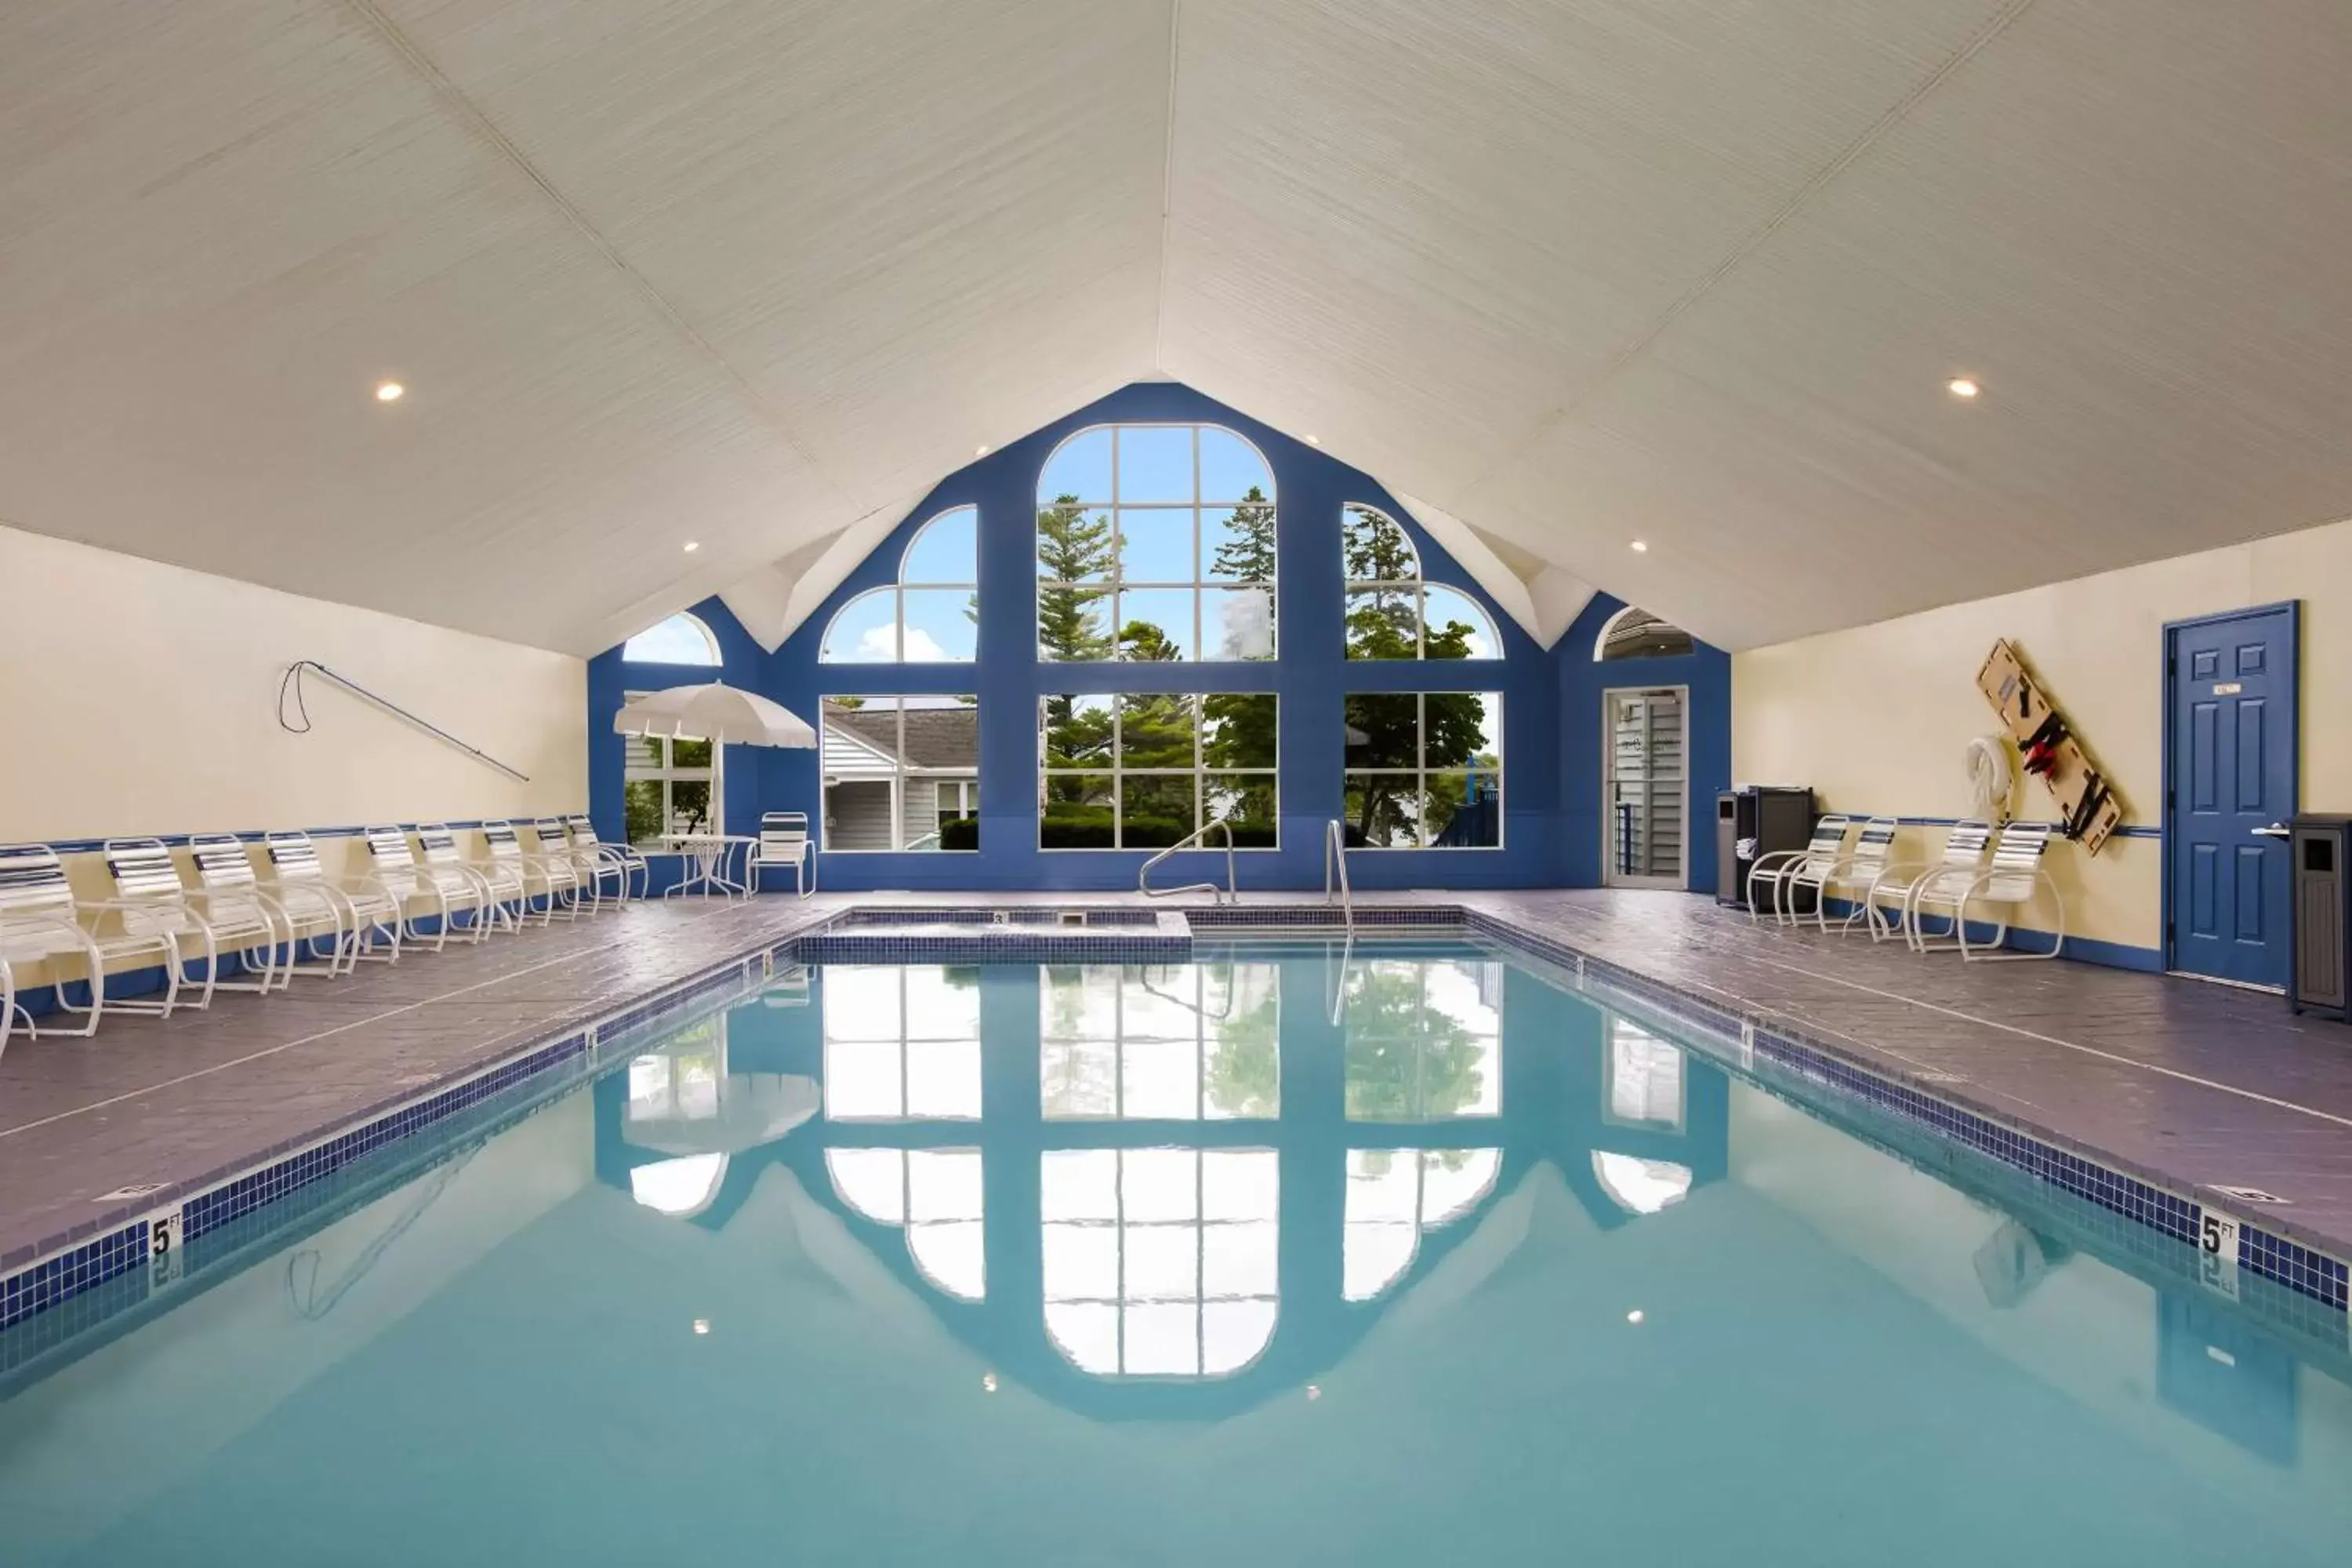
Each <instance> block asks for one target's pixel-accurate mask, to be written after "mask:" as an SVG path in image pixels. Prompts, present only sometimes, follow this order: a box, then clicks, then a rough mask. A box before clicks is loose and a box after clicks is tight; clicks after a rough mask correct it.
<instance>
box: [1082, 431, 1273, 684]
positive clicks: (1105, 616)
mask: <svg viewBox="0 0 2352 1568" xmlns="http://www.w3.org/2000/svg"><path fill="white" fill-rule="evenodd" d="M1274 614H1275V524H1274V473H1273V470H1272V469H1271V468H1268V467H1267V466H1266V461H1265V457H1264V456H1262V455H1261V454H1260V453H1259V451H1258V449H1257V448H1256V447H1254V446H1252V445H1250V443H1249V442H1247V441H1245V440H1244V439H1243V438H1242V437H1240V436H1237V435H1235V434H1234V432H1233V431H1231V430H1227V429H1225V428H1223V426H1216V425H1097V426H1093V427H1092V428H1090V429H1086V430H1081V431H1079V432H1078V433H1077V434H1076V435H1075V436H1073V437H1070V438H1069V439H1068V440H1066V441H1064V442H1063V443H1062V444H1061V445H1060V446H1059V447H1055V449H1054V455H1053V456H1052V457H1050V458H1047V459H1046V460H1045V473H1044V474H1043V476H1042V477H1041V478H1040V479H1038V481H1037V651H1038V657H1040V658H1047V659H1055V660H1063V661H1087V660H1101V659H1131V660H1151V659H1250V660H1256V659H1269V658H1273V657H1274V656H1275V646H1276V638H1275V626H1274Z"/></svg>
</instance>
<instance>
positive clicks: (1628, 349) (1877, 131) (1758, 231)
mask: <svg viewBox="0 0 2352 1568" xmlns="http://www.w3.org/2000/svg"><path fill="white" fill-rule="evenodd" d="M2032 4H2033V0H2009V3H2008V4H2007V5H2003V6H2002V7H2001V8H2000V10H1999V11H1998V12H1996V13H1995V14H1994V15H1993V16H1991V17H1990V18H1989V19H1988V20H1987V21H1986V22H1985V24H1984V26H1981V27H1979V28H1978V29H1977V30H1976V32H1975V34H1974V35H1972V36H1971V37H1969V40H1968V41H1967V42H1966V43H1964V44H1962V45H1961V46H1960V47H1958V49H1956V50H1954V51H1953V52H1952V54H1951V56H1950V57H1949V58H1947V59H1946V60H1945V61H1944V62H1943V64H1941V65H1939V66H1937V68H1935V69H1934V70H1932V71H1930V72H1928V73H1927V75H1926V76H1925V77H1923V78H1921V79H1919V81H1918V82H1917V83H1916V85H1915V86H1914V87H1913V88H1912V89H1911V90H1910V91H1908V92H1906V93H1905V94H1904V95H1903V96H1902V97H1901V98H1899V99H1897V100H1895V102H1894V103H1893V104H1891V105H1889V106H1888V108H1887V110H1886V111H1885V113H1883V114H1881V115H1880V116H1879V117H1878V118H1877V119H1876V120H1874V121H1872V122H1871V123H1870V126H1869V128H1868V129H1866V130H1865V131H1864V132H1862V134H1861V135H1859V136H1857V137H1855V138H1854V139H1853V141H1852V142H1848V143H1847V144H1846V145H1845V146H1844V147H1843V148H1841V149H1839V151H1838V153H1837V155H1836V156H1835V157H1832V159H1831V160H1830V161H1829V162H1828V163H1824V164H1823V165H1822V167H1821V168H1820V169H1818V170H1816V171H1815V172H1814V173H1813V174H1812V175H1811V177H1810V178H1809V179H1807V180H1806V181H1805V183H1804V184H1801V185H1800V186H1798V187H1797V189H1796V191H1795V192H1794V193H1793V194H1792V195H1790V197H1789V199H1788V200H1787V201H1786V202H1784V203H1782V204H1781V205H1780V208H1779V209H1778V210H1777V211H1775V212H1774V213H1773V214H1772V215H1771V216H1769V217H1768V218H1766V219H1765V220H1764V222H1763V223H1761V224H1759V225H1758V226H1757V227H1756V228H1754V229H1753V230H1751V231H1750V232H1748V234H1746V235H1744V236H1742V237H1741V238H1740V239H1739V241H1738V244H1736V245H1734V246H1733V247H1731V249H1730V250H1729V251H1728V252H1727V253H1726V254H1725V256H1724V257H1723V258H1722V259H1721V260H1719V261H1717V263H1716V264H1715V265H1714V266H1713V267H1711V268H1708V269H1707V270H1706V272H1705V273H1704V274H1702V275H1701V276H1700V278H1699V279H1698V280H1697V281H1696V282H1695V283H1693V284H1692V285H1691V286H1690V287H1689V288H1688V289H1685V290H1683V292H1682V293H1681V294H1680V295H1679V296H1677V297H1676V298H1675V301H1674V303H1672V304H1670V305H1668V306H1667V307H1666V308H1665V310H1664V311H1663V312H1662V313H1661V314H1660V315H1659V317H1658V319H1657V320H1656V321H1653V322H1651V323H1650V325H1649V326H1648V327H1647V328H1645V329H1644V330H1643V332H1642V334H1641V335H1640V336H1639V337H1637V338H1635V339H1634V340H1633V342H1630V343H1627V344H1626V345H1625V346H1624V347H1623V348H1622V349H1621V350H1619V351H1618V352H1617V353H1616V354H1615V355H1614V356H1613V357H1612V358H1611V360H1610V361H1609V363H1607V364H1606V365H1604V366H1602V367H1601V374H1598V375H1596V376H1594V377H1593V378H1592V379H1591V382H1589V383H1587V384H1585V386H1584V387H1583V388H1582V389H1581V390H1580V391H1577V392H1575V393H1572V394H1571V395H1570V396H1569V397H1568V398H1567V399H1566V400H1565V401H1564V402H1562V403H1561V404H1560V405H1559V407H1558V408H1555V409H1553V410H1552V411H1551V412H1550V413H1549V414H1547V415H1545V416H1543V417H1542V418H1541V419H1539V420H1538V421H1537V422H1536V424H1535V426H1534V427H1533V428H1531V429H1530V430H1528V433H1527V434H1526V435H1525V436H1524V437H1521V438H1520V439H1518V440H1517V441H1515V442H1513V443H1511V444H1510V445H1509V446H1508V447H1505V448H1504V450H1503V452H1502V455H1501V456H1499V457H1497V458H1496V459H1495V460H1494V461H1493V462H1491V463H1489V464H1487V465H1486V468H1484V469H1482V470H1480V472H1479V473H1478V474H1477V475H1476V476H1475V478H1473V479H1471V480H1470V482H1469V483H1468V484H1467V485H1465V486H1464V487H1463V494H1464V496H1465V498H1466V497H1469V496H1472V495H1475V493H1476V492H1477V490H1478V488H1479V487H1480V486H1482V485H1484V484H1485V483H1486V481H1487V480H1488V479H1493V478H1494V477H1495V475H1496V473H1498V472H1500V471H1501V470H1502V469H1504V468H1508V467H1509V466H1510V465H1511V464H1513V463H1516V462H1517V461H1518V460H1519V459H1520V458H1524V457H1526V456H1527V455H1528V453H1529V452H1530V451H1532V450H1534V449H1535V447H1537V446H1538V445H1539V444H1540V443H1541V442H1542V441H1543V440H1544V438H1545V437H1548V436H1549V435H1550V434H1551V433H1552V432H1553V431H1554V430H1557V429H1558V428H1559V426H1562V425H1564V424H1566V423H1567V422H1568V421H1569V420H1570V419H1571V418H1573V417H1575V416H1576V414H1577V412H1578V411H1579V410H1580V409H1581V408H1583V407H1584V406H1585V405H1587V404H1589V403H1591V401H1592V400H1593V398H1595V397H1596V396H1598V395H1600V394H1601V390H1602V389H1603V388H1604V387H1606V386H1608V384H1610V383H1611V382H1612V381H1614V380H1616V379H1617V377H1618V376H1619V375H1620V374H1622V373H1623V372H1624V370H1625V368H1626V367H1627V366H1629V365H1631V364H1632V363H1633V362H1634V361H1635V360H1638V359H1640V358H1641V357H1642V356H1643V354H1646V353H1649V352H1650V349H1651V347H1652V345H1654V343H1656V342H1657V341H1658V340H1659V339H1660V338H1662V337H1664V336H1665V334H1666V332H1667V331H1668V330H1669V329H1670V328H1672V327H1673V326H1674V324H1675V322H1676V321H1679V320H1681V319H1682V316H1683V313H1684V312H1685V311H1686V310H1689V309H1690V308H1691V307H1692V306H1694V305H1696V304H1697V303H1698V302H1699V301H1700V300H1703V299H1705V298H1706V296H1707V295H1709V294H1711V293H1713V292H1714V291H1715V289H1716V287H1717V285H1718V284H1720V283H1721V282H1722V281H1723V280H1724V279H1726V278H1727V277H1728V276H1730V275H1731V273H1732V272H1733V271H1734V270H1735V269H1736V268H1738V266H1739V265H1740V263H1742V262H1744V261H1746V260H1747V259H1748V258H1749V257H1751V256H1753V255H1754V254H1755V253H1756V252H1757V251H1758V250H1759V249H1761V248H1762V247H1763V246H1764V244H1765V242H1766V241H1767V240H1769V239H1770V238H1771V237H1773V236H1774V235H1775V234H1778V233H1779V232H1780V230H1781V229H1782V228H1783V227H1785V226H1787V225H1788V223H1789V221H1790V219H1791V218H1793V217H1795V216H1797V214H1798V212H1799V211H1800V210H1801V209H1802V208H1803V207H1804V206H1805V205H1807V204H1808V203H1810V202H1811V200H1812V199H1813V198H1814V197H1815V196H1817V195H1820V194H1821V193H1822V191H1823V190H1825V189H1827V188H1828V186H1829V185H1830V184H1832V182H1834V181H1835V180H1836V179H1837V177H1838V176H1839V175H1840V174H1844V173H1845V171H1846V170H1848V169H1849V168H1852V167H1853V164H1854V163H1855V161H1856V160H1858V159H1859V158H1861V157H1862V155H1863V154H1864V153H1867V152H1869V151H1870V149H1871V148H1872V147H1874V146H1875V145H1876V144H1877V143H1878V141H1879V139H1880V138H1881V137H1883V136H1885V134H1886V133H1887V132H1889V131H1892V130H1893V129H1895V126H1896V125H1898V124H1900V123H1901V122H1902V121H1903V120H1904V119H1905V117H1906V116H1907V115H1909V114H1910V112H1911V110H1914V109H1916V107H1918V105H1919V103H1920V101H1921V100H1924V99H1926V98H1927V95H1928V94H1929V93H1931V92H1933V91H1935V90H1936V89H1937V88H1939V87H1941V86H1942V85H1943V84H1944V83H1945V82H1946V81H1948V80H1949V79H1951V77H1952V76H1953V75H1954V74H1955V73H1956V72H1958V70H1959V69H1960V68H1961V67H1963V66H1965V65H1967V64H1968V63H1969V61H1970V60H1972V59H1974V58H1976V57H1977V55H1978V53H1979V51H1980V50H1982V49H1983V48H1984V47H1985V46H1986V45H1988V44H1990V43H1991V42H1992V41H1993V39H1995V38H1997V37H2000V35H2001V34H2002V33H2003V32H2005V31H2007V30H2008V27H2009V25H2010V24H2011V22H2014V21H2016V20H2017V18H2018V17H2019V16H2022V15H2023V14H2024V13H2025V11H2026V10H2027V8H2028V7H2030V6H2032Z"/></svg>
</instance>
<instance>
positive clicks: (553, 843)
mask: <svg viewBox="0 0 2352 1568" xmlns="http://www.w3.org/2000/svg"><path fill="white" fill-rule="evenodd" d="M530 836H531V837H533V838H535V839H537V840H538V841H539V846H538V848H537V850H536V851H532V852H526V854H525V856H524V858H525V859H526V860H528V861H530V864H531V865H532V866H533V867H534V868H536V869H535V870H534V872H533V875H535V876H536V877H538V878H539V879H540V880H541V882H542V883H543V884H544V886H545V887H546V889H547V912H548V915H549V917H550V918H552V917H554V916H556V915H559V914H560V915H562V917H563V918H564V919H565V920H572V919H575V918H577V917H578V915H579V913H580V867H579V865H578V863H577V862H576V861H574V860H573V859H572V839H571V837H570V836H569V835H568V834H567V833H566V832H565V831H564V826H563V819H562V817H560V816H541V817H537V818H534V819H533V820H532V822H531V825H530ZM545 923H546V922H545V921H541V924H545Z"/></svg>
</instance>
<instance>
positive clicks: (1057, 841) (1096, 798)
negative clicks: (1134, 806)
mask: <svg viewBox="0 0 2352 1568" xmlns="http://www.w3.org/2000/svg"><path fill="white" fill-rule="evenodd" d="M1112 799H1113V795H1112V790H1111V777H1110V775H1109V774H1108V773H1055V774H1052V775H1049V776H1048V777H1047V778H1046V780H1045V806H1044V811H1043V813H1042V814H1041V816H1040V817H1039V820H1038V824H1037V842H1038V846H1039V847H1041V848H1045V849H1115V848H1117V847H1118V829H1117V827H1116V826H1114V820H1113V817H1112V815H1111V802H1112Z"/></svg>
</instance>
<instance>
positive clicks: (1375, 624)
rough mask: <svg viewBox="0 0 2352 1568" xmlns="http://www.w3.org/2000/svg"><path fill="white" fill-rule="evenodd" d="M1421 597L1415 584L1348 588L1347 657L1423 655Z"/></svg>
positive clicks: (1418, 656) (1409, 656) (1408, 656)
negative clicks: (1410, 586) (1409, 586)
mask: <svg viewBox="0 0 2352 1568" xmlns="http://www.w3.org/2000/svg"><path fill="white" fill-rule="evenodd" d="M1420 597H1421V595H1420V590H1418V589H1416V588H1350V589H1349V590H1348V657H1349V658H1420V657H1421V642H1420V636H1421V605H1420Z"/></svg>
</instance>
